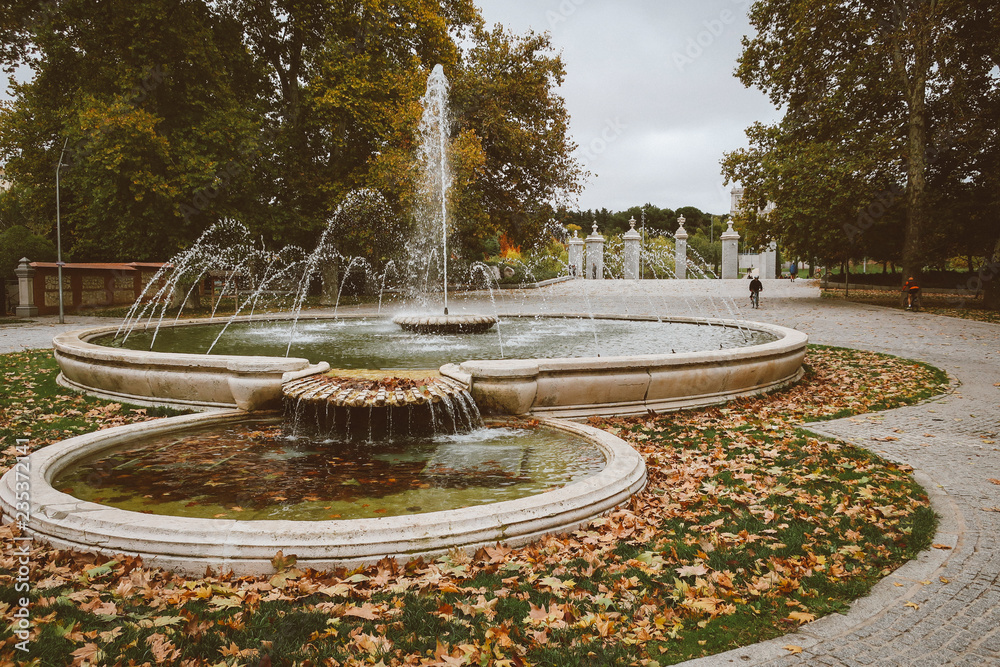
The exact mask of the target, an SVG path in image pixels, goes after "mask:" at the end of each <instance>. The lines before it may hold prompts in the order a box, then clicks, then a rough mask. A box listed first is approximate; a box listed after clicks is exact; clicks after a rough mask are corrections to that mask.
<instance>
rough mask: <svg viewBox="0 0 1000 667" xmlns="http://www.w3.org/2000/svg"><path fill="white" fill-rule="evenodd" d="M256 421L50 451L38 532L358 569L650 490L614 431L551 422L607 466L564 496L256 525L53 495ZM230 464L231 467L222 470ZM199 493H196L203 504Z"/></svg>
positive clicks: (193, 570)
mask: <svg viewBox="0 0 1000 667" xmlns="http://www.w3.org/2000/svg"><path fill="white" fill-rule="evenodd" d="M244 420H246V413H244V412H241V411H240V412H225V413H223V412H215V413H207V414H196V415H186V416H182V417H175V418H171V419H164V420H154V421H150V422H144V423H141V424H132V425H128V426H122V427H117V428H112V429H107V430H104V431H98V432H96V433H91V434H87V435H83V436H78V437H75V438H71V439H69V440H65V441H63V442H60V443H57V444H54V445H51V446H49V447H46V448H44V449H42V450H39V451H37V452H35V453H33V454H31V456H30V457H29V459H28V465H29V467H30V470H31V474H32V493H31V500H30V508H29V515H30V530H31V532H32V534H33V535H34V536H35V537H37V538H39V539H42V540H45V541H47V542H49V543H50V544H52V545H53V546H55V547H57V548H72V549H80V550H87V551H100V552H102V553H106V554H109V555H114V554H119V553H125V554H132V555H139V556H142V558H143V560H144V562H146V563H147V564H149V565H152V566H160V567H165V568H168V569H172V570H175V571H177V572H181V573H185V574H189V575H200V574H203V573H204V571H205V568H206V567H212V568H214V569H216V570H217V571H232V572H234V573H235V574H237V575H259V574H268V573H270V572H273V567H272V565H271V560H272V559H273V558H274V556H275V554H276V553H277V552H278V551H279V550H280V551H282V552H284V553H285V554H286V555H292V554H294V555H295V556H296V557H297V559H298V564H299V565H300V566H304V567H311V568H315V569H328V568H331V567H335V566H356V565H361V564H367V563H372V562H376V561H378V560H380V559H382V558H384V557H395V558H399V559H407V558H411V557H415V556H417V555H422V556H434V555H438V554H441V553H445V552H447V551H448V550H450V549H453V548H456V547H458V548H465V549H475V548H478V547H480V546H485V545H492V544H495V543H497V542H504V543H506V544H509V545H519V544H524V543H527V542H530V541H532V540H534V539H536V538H538V537H540V536H542V535H544V534H548V533H553V532H560V531H566V530H572V529H575V528H576V527H578V526H580V525H583V524H585V523H586V522H587V521H589V520H591V519H593V518H595V517H597V516H599V515H601V514H602V513H604V512H606V511H608V510H610V509H612V508H613V507H615V506H616V505H618V504H620V503H621V502H623V501H624V500H626V499H627V498H628V497H629V496H631V495H632V494H634V493H636V492H637V491H638V490H640V489H641V488H642V487H643V485H644V484H645V479H646V470H645V466H644V464H643V462H642V458H641V457H640V456H639V454H638V453H637V452H636V451H635V450H633V449H632V448H631V447H629V446H628V445H627V444H626V443H625V442H623V441H622V440H620V439H618V438H616V437H614V436H612V435H611V434H609V433H605V432H604V431H600V430H597V429H594V428H591V427H587V426H584V425H580V424H572V423H568V422H562V421H558V420H541V423H542V424H543V425H544V426H546V427H547V428H550V429H553V430H554V431H557V432H560V433H562V434H565V435H568V436H571V437H574V438H582V439H583V440H585V441H586V443H587V445H588V446H589V447H592V449H593V451H595V452H597V453H599V455H600V456H601V457H602V458H603V460H604V465H603V468H602V469H600V470H599V471H597V472H595V473H594V474H587V475H586V476H584V477H583V478H581V479H576V480H575V481H571V482H570V483H568V484H566V485H565V486H562V487H561V488H558V489H555V490H551V491H546V492H543V493H535V494H533V495H528V496H526V497H521V498H517V499H513V500H501V501H499V502H491V503H489V504H486V505H482V504H480V505H477V506H472V507H460V508H455V509H449V510H444V511H430V512H424V513H416V514H412V513H411V514H406V515H400V516H380V517H378V518H356V519H343V520H336V519H332V520H319V521H317V520H289V519H276V520H251V521H244V520H238V519H233V518H198V517H184V516H176V515H173V514H170V515H155V514H146V513H143V512H136V511H130V510H126V509H119V508H115V507H110V506H108V505H103V504H98V503H95V502H91V501H87V500H82V499H80V498H76V497H74V496H72V495H69V494H67V493H64V492H62V491H60V490H57V489H56V488H54V487H53V481H54V480H56V479H59V478H60V477H61V476H62V475H63V474H64V473H65V472H66V471H68V470H70V469H72V468H74V467H75V466H77V465H78V464H79V463H81V462H84V461H88V460H93V459H95V458H100V457H102V456H104V455H106V454H108V453H110V452H112V451H114V450H116V449H120V448H122V447H125V446H129V445H130V444H131V443H134V442H137V441H147V440H149V439H157V438H167V440H166V441H165V442H167V443H168V444H167V445H165V446H166V447H169V443H170V438H177V439H183V437H185V435H187V434H190V433H192V432H197V431H198V430H199V429H203V428H205V427H226V426H231V425H233V424H236V423H238V422H241V421H244ZM220 465H225V464H224V463H221V464H220ZM16 482H17V479H16V474H15V471H10V472H8V473H7V474H6V475H5V476H4V477H3V479H2V480H0V508H2V510H3V513H4V515H5V516H6V517H8V520H9V518H12V517H15V516H17V513H16V511H15V508H16V507H17V494H16ZM194 494H196V491H192V495H194Z"/></svg>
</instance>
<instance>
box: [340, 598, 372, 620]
mask: <svg viewBox="0 0 1000 667" xmlns="http://www.w3.org/2000/svg"><path fill="white" fill-rule="evenodd" d="M380 613H381V612H380V611H379V609H378V607H376V606H374V605H371V604H369V603H367V602H366V603H364V604H363V605H361V606H360V607H351V608H350V609H348V610H347V611H345V612H344V616H357V617H358V618H364V619H367V620H369V621H374V620H375V619H376V618H378V617H379V614H380Z"/></svg>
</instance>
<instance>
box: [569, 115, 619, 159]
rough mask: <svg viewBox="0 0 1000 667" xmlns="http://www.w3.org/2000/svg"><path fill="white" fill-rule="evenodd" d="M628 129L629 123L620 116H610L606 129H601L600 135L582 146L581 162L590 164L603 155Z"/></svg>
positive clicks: (605, 125)
mask: <svg viewBox="0 0 1000 667" xmlns="http://www.w3.org/2000/svg"><path fill="white" fill-rule="evenodd" d="M627 129H628V125H626V124H625V123H623V122H622V119H621V117H620V116H615V117H614V118H613V119H611V118H609V119H608V120H607V121H606V122H605V124H604V129H603V130H601V133H600V136H598V137H595V138H594V139H593V140H592V141H591V142H590V143H588V144H587V145H586V146H582V147H581V148H580V162H582V163H583V166H584V167H587V166H589V165H590V164H591V163H593V162H594V161H595V160H597V158H598V157H600V156H601V155H603V154H604V153H605V152H606V151H607V150H608V146H610V145H611V144H613V143H614V142H616V141H618V138H619V137H620V136H622V135H623V134H625V130H627Z"/></svg>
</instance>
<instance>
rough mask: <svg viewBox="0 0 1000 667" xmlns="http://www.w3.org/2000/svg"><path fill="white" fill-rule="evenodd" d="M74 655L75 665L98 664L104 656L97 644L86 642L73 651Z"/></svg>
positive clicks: (74, 666)
mask: <svg viewBox="0 0 1000 667" xmlns="http://www.w3.org/2000/svg"><path fill="white" fill-rule="evenodd" d="M71 655H72V656H73V667H77V666H78V665H83V664H84V663H86V664H98V663H99V662H100V661H101V659H102V658H103V657H104V654H103V653H101V649H100V648H99V647H98V646H97V644H84V645H83V646H81V647H80V648H78V649H76V650H75V651H73V653H71Z"/></svg>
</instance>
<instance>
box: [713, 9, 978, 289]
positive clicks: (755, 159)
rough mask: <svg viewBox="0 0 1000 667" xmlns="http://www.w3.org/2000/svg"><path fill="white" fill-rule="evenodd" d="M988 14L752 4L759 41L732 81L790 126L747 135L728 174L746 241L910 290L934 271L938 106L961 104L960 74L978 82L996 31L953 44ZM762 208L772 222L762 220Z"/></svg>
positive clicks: (750, 45)
mask: <svg viewBox="0 0 1000 667" xmlns="http://www.w3.org/2000/svg"><path fill="white" fill-rule="evenodd" d="M984 13H989V14H990V16H989V20H988V21H987V22H986V25H987V26H988V25H990V22H989V21H992V20H995V18H996V17H995V14H996V10H995V9H994V8H991V7H989V3H986V2H984V1H980V2H973V3H958V2H951V1H948V0H879V1H876V2H870V3H865V4H863V5H857V3H848V2H846V1H843V0H841V1H837V2H819V1H818V0H758V1H757V2H755V3H754V5H753V6H752V8H751V10H750V19H751V22H752V23H753V25H754V27H755V28H756V29H757V31H758V34H757V36H756V37H754V38H753V39H749V38H744V51H743V54H742V56H741V58H740V61H739V67H738V70H737V76H739V78H740V79H741V80H742V81H743V82H744V83H745V84H746V85H748V86H756V87H758V88H760V89H761V90H764V91H765V92H767V93H768V94H769V95H770V97H771V100H772V101H773V102H774V103H775V105H776V106H784V107H785V108H786V113H785V118H784V119H783V121H782V122H781V123H779V124H778V125H776V126H773V127H763V126H759V125H758V126H755V127H753V128H751V129H750V130H749V131H748V136H749V137H750V143H751V147H750V149H748V150H745V151H734V152H733V153H730V154H728V155H727V156H726V158H725V160H724V161H723V173H724V174H725V175H726V177H727V179H728V180H741V182H742V183H743V185H744V188H745V189H746V195H745V198H746V203H747V206H746V207H745V208H746V210H745V211H743V212H742V215H743V217H744V218H745V219H746V221H747V224H748V226H749V229H750V230H751V234H753V235H756V236H760V237H774V238H781V239H783V240H784V241H785V242H786V243H787V244H788V245H789V246H790V248H791V249H793V250H795V251H797V252H799V253H801V254H805V255H810V254H816V255H819V256H820V257H826V258H828V259H837V258H839V259H841V260H843V259H848V258H850V257H854V256H860V255H862V254H864V255H869V256H872V255H876V256H877V255H881V256H883V257H889V256H894V257H895V256H898V257H899V258H901V260H902V265H903V268H904V278H905V276H907V275H910V274H914V275H915V274H919V272H920V269H921V268H922V267H923V266H925V265H926V264H927V263H929V262H932V261H934V259H935V250H936V249H937V248H939V247H940V246H939V245H938V244H936V243H935V240H936V238H935V236H936V235H935V226H933V225H932V224H931V223H932V222H933V221H934V217H933V216H932V204H933V202H934V201H935V198H936V197H938V196H939V194H940V193H935V192H933V191H932V189H931V187H930V186H929V183H928V179H929V176H930V175H931V172H932V165H931V164H929V155H931V154H932V151H931V150H930V149H931V148H932V147H933V143H932V141H933V138H934V137H936V136H941V134H942V133H943V132H942V131H943V126H942V122H943V121H944V120H945V117H944V116H943V115H942V113H941V111H940V109H939V107H940V106H941V105H946V106H947V105H958V104H961V95H962V91H961V86H959V85H958V83H959V81H960V80H961V78H962V76H963V75H960V74H957V73H955V72H956V70H955V68H958V70H962V71H964V68H967V67H970V68H971V69H972V70H973V71H981V70H982V66H983V63H984V62H985V61H987V59H988V58H989V56H988V55H987V54H988V51H989V47H988V46H987V45H988V44H989V45H992V48H993V49H994V51H995V48H996V46H995V43H996V40H995V35H996V33H995V32H993V33H991V34H992V35H993V37H992V41H990V38H987V37H986V36H985V35H986V33H989V31H988V29H982V28H981V27H980V28H979V29H981V30H983V34H982V35H975V36H970V35H962V34H961V33H960V32H957V28H958V27H959V26H961V25H965V24H970V23H971V19H972V18H973V17H974V15H977V14H984ZM980 18H983V17H982V16H981V17H980ZM994 66H995V65H992V66H990V68H992V67H994ZM990 68H988V69H990ZM949 70H951V71H952V72H953V73H952V74H949ZM995 86H996V81H995V77H994V80H993V82H992V89H993V91H994V93H995ZM979 92H980V93H981V94H983V95H987V94H989V93H988V92H987V91H986V87H982V88H981V89H980V91H979ZM767 201H772V202H774V203H775V204H776V205H777V209H776V210H775V211H774V213H773V214H771V215H769V216H767V217H762V216H758V215H757V214H756V212H755V207H757V206H763V204H764V203H765V202H767ZM900 224H902V228H899V225H900ZM887 231H889V232H891V233H886V232H887ZM894 237H898V238H899V239H901V240H902V244H901V247H899V248H898V249H897V248H894V247H892V243H891V239H892V238H894ZM875 241H878V243H875ZM836 256H839V257H836Z"/></svg>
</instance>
